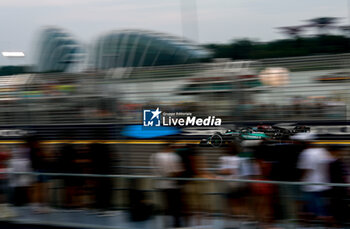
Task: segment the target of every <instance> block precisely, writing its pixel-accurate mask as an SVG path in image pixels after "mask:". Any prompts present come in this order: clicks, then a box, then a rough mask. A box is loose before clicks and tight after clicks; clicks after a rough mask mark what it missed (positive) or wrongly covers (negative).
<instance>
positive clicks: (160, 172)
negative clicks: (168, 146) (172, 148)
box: [151, 152, 183, 189]
mask: <svg viewBox="0 0 350 229" xmlns="http://www.w3.org/2000/svg"><path fill="white" fill-rule="evenodd" d="M151 165H152V166H153V167H154V173H155V175H156V176H160V177H172V176H173V174H174V173H179V172H182V171H183V168H182V165H181V159H180V157H179V156H178V155H177V154H176V153H174V152H159V153H155V154H154V155H152V157H151ZM177 187H178V185H177V181H176V180H159V181H158V182H157V188H160V189H174V188H177Z"/></svg>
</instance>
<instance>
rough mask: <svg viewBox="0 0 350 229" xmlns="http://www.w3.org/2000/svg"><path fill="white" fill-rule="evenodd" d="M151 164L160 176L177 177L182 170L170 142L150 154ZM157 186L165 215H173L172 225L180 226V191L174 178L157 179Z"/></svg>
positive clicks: (178, 158)
mask: <svg viewBox="0 0 350 229" xmlns="http://www.w3.org/2000/svg"><path fill="white" fill-rule="evenodd" d="M151 165H152V167H153V168H154V173H155V175H156V176H159V177H162V178H174V177H178V176H179V175H180V174H181V172H182V171H183V169H182V165H181V159H180V157H179V156H178V155H177V154H176V153H175V152H174V150H173V148H172V147H171V145H170V144H165V145H164V146H163V148H162V150H161V151H160V152H158V153H155V154H153V155H152V156H151ZM157 188H158V189H159V190H160V191H161V193H162V195H163V198H164V202H165V205H166V207H165V211H166V214H167V215H170V216H172V217H173V226H174V227H179V226H180V218H181V216H180V215H181V193H180V187H179V184H178V182H177V181H176V180H159V181H158V182H157Z"/></svg>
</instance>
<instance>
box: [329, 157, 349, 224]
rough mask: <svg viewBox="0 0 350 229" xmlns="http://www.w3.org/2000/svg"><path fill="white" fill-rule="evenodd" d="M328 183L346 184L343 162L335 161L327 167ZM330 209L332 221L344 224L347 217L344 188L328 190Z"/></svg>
mask: <svg viewBox="0 0 350 229" xmlns="http://www.w3.org/2000/svg"><path fill="white" fill-rule="evenodd" d="M329 171H330V182H331V183H346V171H345V166H344V164H343V162H342V161H341V160H340V159H336V160H334V161H333V162H331V163H330V165H329ZM330 197H331V201H330V205H331V206H330V208H331V213H332V215H333V217H334V219H335V220H336V221H337V222H339V223H345V222H346V221H347V220H348V218H349V217H348V216H349V213H348V212H349V207H348V202H347V190H346V187H337V186H333V187H332V189H331V190H330Z"/></svg>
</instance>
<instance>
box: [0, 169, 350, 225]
mask: <svg viewBox="0 0 350 229" xmlns="http://www.w3.org/2000/svg"><path fill="white" fill-rule="evenodd" d="M0 174H2V175H6V176H3V178H2V180H3V181H5V180H6V181H8V184H9V185H8V187H9V190H10V191H9V192H8V193H9V194H10V195H9V196H12V198H10V200H11V201H14V202H13V203H14V204H15V205H18V206H16V207H14V208H13V209H14V210H15V211H18V212H19V213H20V214H21V215H17V216H16V217H13V218H9V219H5V221H6V220H9V221H10V222H14V223H16V222H17V223H33V222H35V223H36V224H50V225H57V226H72V227H78V228H85V227H86V226H87V225H89V227H88V228H125V227H127V228H132V227H134V226H135V225H134V224H132V222H139V224H138V227H140V225H142V226H141V227H145V228H166V227H167V226H169V225H167V222H168V221H166V220H165V219H167V220H169V219H171V218H169V217H168V218H167V217H164V215H174V214H176V213H179V214H180V215H181V217H183V218H181V219H182V223H183V224H187V225H186V226H189V225H190V226H194V225H197V226H198V225H202V226H203V225H207V226H208V225H209V227H208V228H225V227H227V226H233V225H235V226H237V225H238V227H242V228H245V227H246V226H247V227H246V228H249V225H250V226H251V225H255V226H257V225H270V226H281V227H297V226H302V225H308V226H310V225H313V226H325V225H327V226H334V227H336V226H339V225H341V226H349V225H348V224H347V223H348V222H347V220H348V219H349V217H347V215H346V213H347V212H348V211H346V210H347V209H348V208H349V203H350V202H349V196H348V193H347V191H348V188H349V187H350V184H347V183H306V182H296V181H293V182H292V181H271V180H262V179H261V178H259V177H258V176H257V177H256V178H254V179H227V178H224V177H220V176H217V177H208V178H178V177H177V178H164V177H157V176H151V175H127V174H113V175H107V174H71V173H34V172H1V173H0ZM26 178H27V179H29V180H31V182H30V186H29V183H27V190H30V194H32V193H33V192H35V188H37V187H38V186H36V184H38V183H40V184H47V185H45V186H40V187H42V188H43V189H42V191H43V193H44V194H45V195H46V198H45V200H44V201H41V203H44V204H45V205H46V206H49V207H51V209H55V210H54V211H47V212H45V213H46V214H45V215H44V216H37V215H35V214H34V215H33V214H32V213H31V212H32V211H33V209H32V208H26V206H32V204H31V203H33V199H32V198H31V197H30V198H29V199H28V200H27V201H24V202H22V203H18V201H19V199H16V198H18V188H19V187H21V188H24V186H21V185H20V183H16V182H18V181H19V180H23V179H26ZM164 182H165V183H164ZM3 184H5V182H3ZM164 185H165V186H164ZM169 185H170V186H169ZM310 187H312V188H314V189H315V190H316V189H317V187H322V188H321V189H319V190H323V191H322V192H321V191H320V192H309V191H308V190H309V189H308V188H310ZM315 187H316V188H315ZM326 187H327V188H326ZM5 188H6V186H5V185H3V186H2V191H3V190H4V189H5ZM19 190H23V189H19ZM169 190H177V191H178V192H172V191H170V192H169ZM317 190H318V189H317ZM2 193H3V192H2ZM19 193H21V194H22V195H23V193H24V192H19ZM13 195H15V196H14V198H13ZM16 195H17V196H16ZM21 197H23V196H21ZM164 197H165V198H164ZM166 197H168V199H167V198H166ZM169 197H171V198H173V199H174V200H177V201H178V202H177V203H174V202H169ZM21 201H22V200H21ZM315 201H316V202H315ZM317 201H318V202H317ZM79 209H85V210H84V212H85V213H86V212H90V213H91V212H92V213H93V214H96V215H97V214H99V212H96V211H95V212H94V211H93V210H94V209H95V210H96V209H97V210H99V211H101V210H103V211H106V210H110V211H111V210H113V211H116V210H117V211H118V214H123V217H120V216H115V215H112V216H109V217H110V218H107V219H108V220H105V221H107V223H106V222H104V223H102V222H101V219H98V217H97V218H96V217H94V216H89V219H86V220H82V221H79V214H80V215H81V219H83V218H84V217H86V214H85V213H79ZM177 210H178V211H179V212H177ZM0 211H1V210H0ZM67 212H68V213H67ZM90 213H89V214H90ZM58 214H61V215H60V217H58V218H57V217H55V216H57V215H58ZM62 214H65V215H66V216H64V217H66V218H62V217H63V216H62ZM84 214H85V216H84V217H83V216H82V215H84ZM72 216H73V217H72ZM317 216H320V217H317ZM325 216H327V217H325ZM107 217H108V216H107ZM32 218H34V219H35V220H34V221H33V219H32ZM111 219H118V220H111ZM62 220H63V221H64V222H63V221H62ZM140 222H141V223H140ZM169 222H171V221H169ZM245 225H246V226H245ZM205 228H206V227H205Z"/></svg>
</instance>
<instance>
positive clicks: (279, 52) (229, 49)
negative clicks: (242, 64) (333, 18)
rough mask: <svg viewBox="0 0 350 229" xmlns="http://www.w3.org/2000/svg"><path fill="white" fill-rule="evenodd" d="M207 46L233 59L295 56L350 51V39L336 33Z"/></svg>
mask: <svg viewBox="0 0 350 229" xmlns="http://www.w3.org/2000/svg"><path fill="white" fill-rule="evenodd" d="M206 48H208V49H210V50H211V51H212V52H213V57H214V58H231V59H233V60H239V59H240V60H241V59H262V58H277V57H295V56H307V55H321V54H337V53H346V52H350V39H349V38H347V37H344V36H335V35H321V36H317V37H308V38H301V37H299V38H296V39H283V40H276V41H270V42H265V43H263V42H256V41H252V40H249V39H240V40H234V41H232V42H231V43H229V44H209V45H206Z"/></svg>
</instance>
